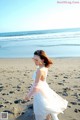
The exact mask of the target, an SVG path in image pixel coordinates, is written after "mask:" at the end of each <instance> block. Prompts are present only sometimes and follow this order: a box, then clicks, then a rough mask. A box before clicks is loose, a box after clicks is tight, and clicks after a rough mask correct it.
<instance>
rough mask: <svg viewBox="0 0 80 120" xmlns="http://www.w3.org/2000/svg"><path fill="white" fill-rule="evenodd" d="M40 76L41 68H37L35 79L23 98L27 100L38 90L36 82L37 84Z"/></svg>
mask: <svg viewBox="0 0 80 120" xmlns="http://www.w3.org/2000/svg"><path fill="white" fill-rule="evenodd" d="M40 78H41V70H37V73H36V78H35V81H34V83H33V85H32V87H31V89H30V91H29V93H28V94H27V96H26V97H25V100H29V99H30V98H31V96H33V95H34V94H35V93H37V92H38V91H39V85H38V84H39V81H40Z"/></svg>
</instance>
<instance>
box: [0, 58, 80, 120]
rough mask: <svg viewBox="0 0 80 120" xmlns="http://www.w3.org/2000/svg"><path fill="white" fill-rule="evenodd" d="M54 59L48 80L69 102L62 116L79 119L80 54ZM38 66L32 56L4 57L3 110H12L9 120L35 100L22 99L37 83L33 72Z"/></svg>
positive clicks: (0, 72) (0, 69)
mask: <svg viewBox="0 0 80 120" xmlns="http://www.w3.org/2000/svg"><path fill="white" fill-rule="evenodd" d="M52 59H53V61H54V64H53V65H52V66H51V67H50V68H49V72H48V77H47V82H48V84H49V86H50V87H51V88H52V89H53V90H54V91H56V92H57V93H58V94H59V95H61V96H62V97H63V98H65V99H66V100H68V102H69V104H68V108H67V109H66V110H65V112H64V114H59V119H60V120H79V119H80V58H52ZM35 70H36V66H35V64H34V63H33V61H32V59H31V58H25V59H24V58H22V59H0V113H1V112H8V120H15V119H16V118H17V117H18V116H19V115H21V114H22V111H24V112H25V111H26V110H28V109H27V106H28V105H30V104H32V102H33V97H32V99H31V100H30V101H27V102H23V101H22V100H23V96H24V95H25V93H27V92H28V91H29V89H30V86H31V85H32V83H33V80H32V74H33V72H34V71H35ZM24 108H25V109H24ZM16 113H17V114H16ZM24 120H28V119H24ZM30 120H31V119H30Z"/></svg>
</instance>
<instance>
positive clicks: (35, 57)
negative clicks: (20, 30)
mask: <svg viewBox="0 0 80 120" xmlns="http://www.w3.org/2000/svg"><path fill="white" fill-rule="evenodd" d="M33 60H34V63H35V64H36V65H37V66H40V65H42V64H43V61H42V60H41V59H40V57H39V56H38V55H34V57H33Z"/></svg>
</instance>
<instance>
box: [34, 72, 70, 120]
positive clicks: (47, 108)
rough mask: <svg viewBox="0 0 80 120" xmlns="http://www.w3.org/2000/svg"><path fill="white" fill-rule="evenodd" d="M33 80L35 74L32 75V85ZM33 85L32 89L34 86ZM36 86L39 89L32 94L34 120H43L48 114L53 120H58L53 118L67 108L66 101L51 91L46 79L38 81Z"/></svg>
mask: <svg viewBox="0 0 80 120" xmlns="http://www.w3.org/2000/svg"><path fill="white" fill-rule="evenodd" d="M46 77H47V73H46ZM35 78H36V72H35V73H34V74H33V79H34V83H35ZM34 83H33V87H34V86H35V84H34ZM37 86H38V88H39V90H38V92H36V93H35V92H33V93H34V94H33V96H34V101H33V107H34V114H35V116H36V120H45V119H46V116H47V115H48V114H51V115H52V116H53V118H54V120H59V119H58V118H57V117H54V115H57V114H59V113H63V111H64V110H65V109H66V108H67V105H68V101H67V100H65V99H63V98H62V97H61V96H59V95H58V94H57V93H56V92H55V91H53V90H52V89H51V88H50V87H49V85H48V83H47V82H46V79H44V81H41V80H40V82H39V83H38V85H37ZM32 89H33V88H32Z"/></svg>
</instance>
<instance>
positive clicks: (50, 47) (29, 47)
mask: <svg viewBox="0 0 80 120" xmlns="http://www.w3.org/2000/svg"><path fill="white" fill-rule="evenodd" d="M38 49H41V50H44V51H45V52H47V54H48V56H49V57H80V28H72V29H53V30H37V31H22V32H6V33H0V58H27V57H33V53H34V51H35V50H38Z"/></svg>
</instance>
